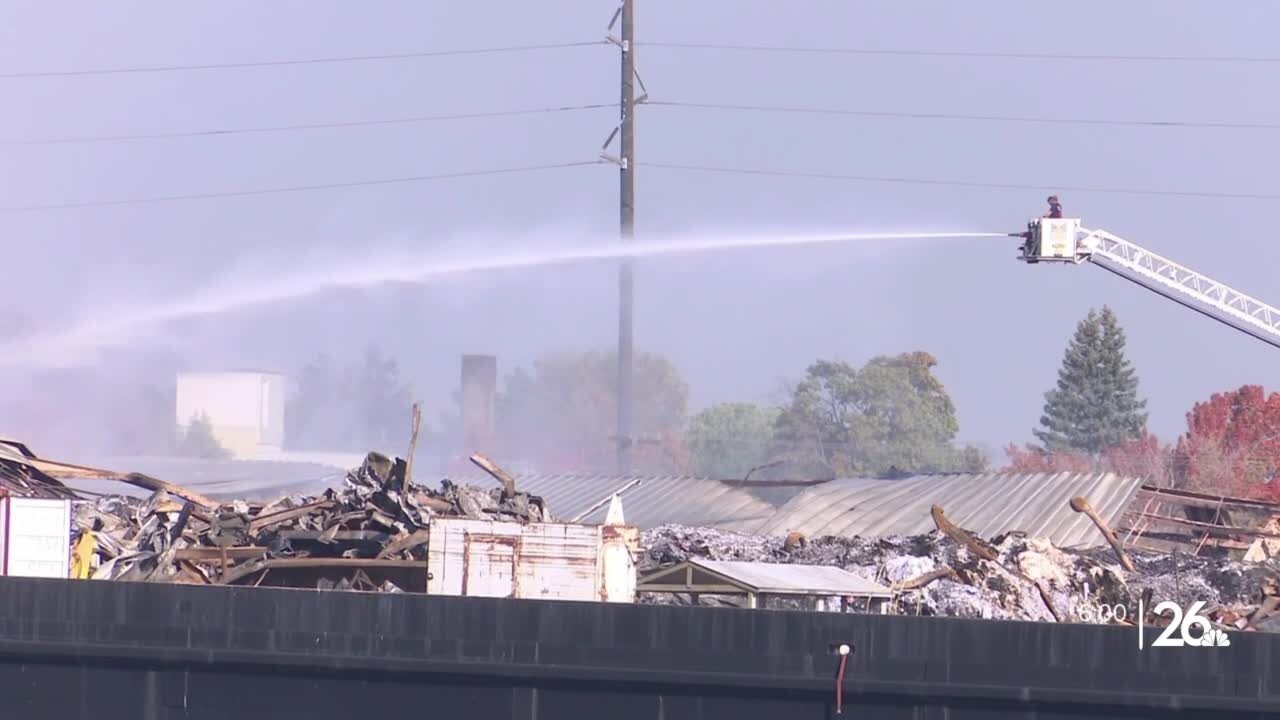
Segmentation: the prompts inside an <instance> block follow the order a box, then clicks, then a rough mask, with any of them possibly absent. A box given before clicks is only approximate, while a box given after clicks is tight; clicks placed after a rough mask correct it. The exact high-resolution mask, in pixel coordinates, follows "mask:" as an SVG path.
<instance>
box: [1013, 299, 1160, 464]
mask: <svg viewBox="0 0 1280 720" xmlns="http://www.w3.org/2000/svg"><path fill="white" fill-rule="evenodd" d="M1124 349H1125V336H1124V330H1123V329H1122V328H1121V327H1120V324H1119V322H1118V321H1117V320H1116V316H1115V313H1113V312H1111V308H1109V307H1106V306H1103V308H1102V312H1098V311H1097V310H1090V311H1089V314H1088V315H1087V316H1086V317H1085V318H1084V320H1081V321H1080V323H1079V324H1078V325H1077V326H1076V332H1075V335H1074V336H1073V337H1072V339H1071V342H1070V343H1069V344H1068V345H1067V350H1066V353H1065V354H1064V356H1063V359H1062V368H1061V369H1059V370H1058V384H1057V386H1056V387H1055V388H1054V389H1052V390H1050V391H1049V392H1047V393H1045V406H1044V415H1043V416H1041V418H1040V425H1041V427H1040V428H1037V429H1036V430H1035V431H1034V432H1035V436H1036V438H1038V439H1039V440H1040V442H1041V443H1042V449H1043V450H1045V451H1047V452H1055V451H1064V450H1075V451H1078V452H1083V453H1087V454H1088V455H1090V456H1092V457H1094V458H1097V457H1100V456H1101V454H1102V453H1104V452H1106V451H1107V450H1108V449H1110V448H1113V447H1116V446H1118V445H1121V444H1122V443H1124V442H1126V441H1129V440H1136V439H1138V438H1140V437H1141V436H1142V434H1143V429H1144V428H1145V427H1146V424H1147V413H1146V405H1147V401H1146V400H1145V399H1139V398H1138V377H1137V373H1136V372H1135V371H1134V369H1133V367H1132V366H1131V365H1130V364H1129V360H1128V359H1127V358H1126V357H1125V353H1124Z"/></svg>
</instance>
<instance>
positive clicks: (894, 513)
mask: <svg viewBox="0 0 1280 720" xmlns="http://www.w3.org/2000/svg"><path fill="white" fill-rule="evenodd" d="M1141 485H1142V479H1141V478H1122V477H1118V476H1116V475H1112V474H1110V473H1107V474H1071V473H1060V474H1044V473H1042V474H1031V475H1025V474H982V475H952V476H923V477H913V478H908V479H905V480H861V479H843V480H833V481H831V482H829V483H827V484H825V485H819V486H817V487H815V488H812V489H809V490H806V491H805V492H803V493H801V494H800V495H797V496H796V497H795V498H793V499H792V500H791V501H789V502H788V503H787V504H785V505H783V506H782V507H781V508H780V509H779V510H778V512H777V514H776V515H775V516H774V517H773V518H771V519H770V520H769V521H768V522H765V523H762V524H761V525H760V526H758V527H757V528H755V530H756V532H759V533H762V534H769V535H778V534H784V533H787V532H790V531H793V530H794V531H798V532H801V533H804V534H805V535H807V536H809V537H820V536H823V535H843V536H853V535H860V536H862V537H885V536H888V535H917V534H921V533H927V532H930V531H932V530H934V525H933V518H932V517H931V516H930V514H929V509H930V506H932V505H941V506H942V509H943V510H944V511H945V512H946V514H947V518H948V519H950V520H951V521H952V522H954V523H956V524H957V525H959V526H960V527H963V528H965V529H966V530H969V531H971V532H974V533H977V534H978V535H980V536H982V537H985V538H989V537H992V536H993V535H998V534H1000V533H1003V532H1009V531H1014V530H1020V531H1024V532H1026V533H1027V534H1029V535H1032V536H1035V537H1044V538H1048V539H1049V540H1052V541H1053V543H1054V544H1056V545H1058V546H1059V547H1093V546H1097V545H1101V544H1103V543H1104V542H1105V540H1104V539H1103V538H1102V535H1101V533H1099V532H1098V530H1097V528H1095V527H1094V526H1093V523H1092V522H1091V521H1090V520H1089V518H1088V517H1087V516H1085V515H1083V514H1081V513H1077V512H1075V511H1073V510H1072V509H1071V508H1070V507H1069V506H1068V504H1067V503H1068V501H1069V500H1070V499H1071V498H1073V497H1075V496H1077V495H1079V496H1083V497H1084V498H1085V499H1087V500H1088V501H1089V504H1090V505H1092V506H1093V508H1094V509H1095V510H1097V512H1098V514H1099V515H1100V516H1101V517H1102V518H1103V519H1104V520H1106V521H1107V522H1108V523H1110V524H1111V525H1113V526H1114V525H1115V523H1116V521H1117V520H1118V519H1119V517H1120V515H1121V513H1123V512H1124V509H1125V506H1126V505H1128V503H1129V501H1130V500H1131V499H1132V498H1133V496H1134V495H1135V494H1136V493H1137V491H1138V488H1139V486H1141Z"/></svg>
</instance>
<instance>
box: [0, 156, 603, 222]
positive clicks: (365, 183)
mask: <svg viewBox="0 0 1280 720" xmlns="http://www.w3.org/2000/svg"><path fill="white" fill-rule="evenodd" d="M601 162H602V161H600V160H585V161H581V162H567V163H554V164H546V165H526V166H523V167H508V168H497V169H493V170H471V171H464V172H454V173H441V174H438V175H410V176H406V177H395V178H378V179H371V180H351V181H347V182H335V183H323V184H318V185H293V186H288V187H275V188H259V189H255V190H236V191H230V192H212V193H190V194H183V195H159V196H153V197H145V198H126V199H120V200H88V201H84V202H64V203H49V204H44V205H19V206H13V207H0V212H5V213H19V212H34V211H39V210H66V209H71V208H88V207H105V206H110V205H143V204H150V203H162V202H174V201H178V200H208V199H214V198H231V197H248V196H253V195H273V194H278V193H296V192H310V191H314V190H335V189H341V188H353V187H371V186H375V185H397V184H403V183H415V182H426V181H430V180H452V179H456V178H471V177H483V176H487V175H510V174H515V173H523V172H535V171H540V170H557V169H561V168H572V167H581V166H585V165H598V164H600V163H601Z"/></svg>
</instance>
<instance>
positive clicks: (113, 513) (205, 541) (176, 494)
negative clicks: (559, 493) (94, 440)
mask: <svg viewBox="0 0 1280 720" xmlns="http://www.w3.org/2000/svg"><path fill="white" fill-rule="evenodd" d="M0 452H3V453H4V455H0V491H3V492H7V493H8V494H11V495H15V496H20V497H36V498H51V499H72V500H74V503H73V524H74V532H75V536H76V541H75V544H76V547H75V548H73V556H74V555H76V554H77V553H79V552H84V553H85V554H86V555H93V556H96V557H93V558H88V557H86V558H85V559H86V560H90V562H89V563H88V565H89V567H88V568H87V569H86V570H84V571H83V574H82V575H81V577H87V578H92V579H97V580H122V581H140V582H176V583H191V584H202V585H203V584H215V585H238V584H252V585H259V584H266V585H283V586H292V587H309V588H321V589H358V590H379V591H384V592H400V591H405V590H425V581H426V558H427V547H426V546H427V540H428V532H427V529H428V527H429V526H430V523H431V520H432V518H436V517H459V518H471V519H483V520H498V521H507V522H518V523H540V522H550V521H552V517H551V515H550V513H549V512H548V509H547V507H546V504H545V503H544V501H543V499H542V498H540V497H538V496H535V495H530V494H527V493H523V492H519V491H518V490H517V489H516V486H515V481H514V480H513V479H512V478H511V476H510V475H508V474H507V473H505V472H504V471H503V470H502V469H501V468H500V467H498V466H496V465H495V464H493V463H492V462H490V461H489V460H488V459H486V458H484V457H483V456H480V455H474V456H472V462H474V463H475V464H476V465H478V466H479V467H481V468H483V469H485V470H486V471H487V472H489V473H490V474H491V475H492V476H493V477H494V478H495V480H497V481H498V486H496V487H491V488H490V487H476V486H470V485H458V484H454V483H452V482H450V481H449V480H447V479H446V480H443V481H442V482H441V483H440V486H439V488H438V489H431V488H427V487H423V486H420V485H417V484H415V483H414V482H413V481H412V480H411V478H410V476H409V472H410V468H409V466H408V464H407V463H406V462H405V460H403V459H401V458H394V459H393V458H389V457H387V456H385V455H382V454H380V453H376V452H371V453H369V454H368V455H367V456H366V457H365V459H364V461H363V463H362V464H361V465H360V467H358V468H355V469H353V470H351V471H349V472H348V473H347V474H346V477H345V478H344V479H343V482H342V485H341V487H338V488H330V489H328V490H326V491H324V492H323V493H322V494H320V495H318V496H305V495H291V496H285V497H281V498H278V499H276V500H273V501H270V502H263V503H251V502H246V501H243V500H235V501H231V502H219V501H216V500H214V499H212V498H209V497H206V496H204V495H203V494H201V493H198V492H196V491H193V490H191V489H188V488H184V487H181V486H178V485H174V484H171V483H167V482H164V481H161V480H157V479H155V478H151V477H148V476H145V475H140V474H137V473H131V474H113V473H110V472H107V471H103V470H97V469H92V468H83V467H79V466H73V465H66V464H62V463H54V462H51V461H46V460H42V459H40V458H37V457H35V456H34V455H33V454H32V453H31V452H30V451H29V450H27V449H26V448H25V446H21V445H20V444H16V443H12V442H7V441H6V442H5V443H3V444H0ZM55 476H59V477H79V478H93V479H104V480H118V481H121V482H125V483H128V484H131V485H133V486H135V487H139V488H143V489H146V490H149V491H150V493H151V494H150V496H149V497H143V498H139V497H133V496H127V495H119V494H106V495H100V496H98V497H96V498H93V499H84V498H82V497H81V493H77V492H76V491H75V490H73V489H72V488H70V487H68V486H66V485H65V484H63V483H62V482H60V481H59V480H57V479H55ZM86 538H87V539H88V545H89V547H88V548H87V549H85V550H83V551H82V550H81V543H82V542H85V540H86ZM272 576H274V577H272Z"/></svg>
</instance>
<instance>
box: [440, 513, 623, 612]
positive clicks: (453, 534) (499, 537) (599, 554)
mask: <svg viewBox="0 0 1280 720" xmlns="http://www.w3.org/2000/svg"><path fill="white" fill-rule="evenodd" d="M430 534H431V538H430V540H429V542H428V546H427V547H428V553H427V564H428V568H429V572H430V576H429V577H430V580H429V581H428V588H427V591H428V592H429V593H434V594H440V595H472V596H487V597H517V598H530V599H542V600H580V601H591V600H605V599H608V600H611V601H614V602H631V601H632V600H634V597H635V592H634V585H635V567H634V553H635V552H636V549H637V548H638V546H639V530H638V529H637V528H635V527H630V526H621V527H612V526H599V525H572V524H566V523H530V524H521V523H510V522H499V521H494V520H472V519H467V518H436V519H433V520H432V522H431V528H430ZM606 534H608V538H607V539H606V537H605V535H606ZM606 548H607V549H606ZM624 555H625V557H624ZM628 575H629V577H628Z"/></svg>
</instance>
